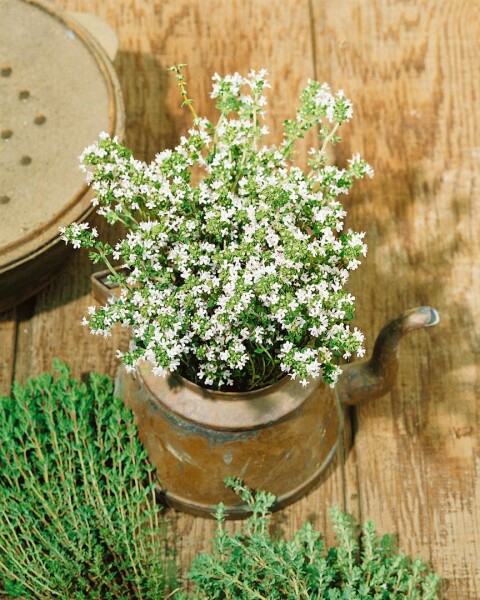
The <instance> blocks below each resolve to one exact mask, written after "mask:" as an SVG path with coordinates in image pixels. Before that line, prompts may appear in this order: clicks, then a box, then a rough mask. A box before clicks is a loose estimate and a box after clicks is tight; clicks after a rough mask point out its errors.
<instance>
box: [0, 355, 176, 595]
mask: <svg viewBox="0 0 480 600" xmlns="http://www.w3.org/2000/svg"><path fill="white" fill-rule="evenodd" d="M55 370H56V371H57V374H56V376H54V375H52V374H48V373H46V374H44V375H41V376H40V377H37V378H36V379H32V380H29V381H28V383H27V384H26V385H25V387H22V386H20V385H18V384H15V385H14V388H13V395H12V397H11V398H8V397H4V398H0V513H1V515H2V518H1V519H0V579H3V584H4V590H5V592H6V593H7V595H8V596H11V597H22V598H24V599H30V598H35V599H41V598H45V599H46V598H48V599H52V598H65V599H66V598H68V599H69V600H70V599H73V598H75V599H88V600H94V599H95V598H98V599H100V598H101V599H102V600H105V599H111V598H125V599H126V598H128V599H133V598H142V599H145V600H147V599H153V598H163V597H164V595H165V593H166V591H167V588H168V580H169V579H170V577H171V571H170V569H171V563H170V562H169V560H168V558H167V557H166V552H165V546H164V544H165V533H164V531H163V527H164V522H163V521H162V519H161V517H160V515H159V511H160V507H159V506H158V505H157V503H156V501H155V496H154V483H153V474H152V467H150V466H149V464H148V463H147V460H146V453H145V450H144V449H143V447H142V446H141V444H140V442H139V440H138V438H137V431H136V427H135V425H134V423H133V420H132V416H131V413H130V412H129V411H128V410H126V409H125V408H124V407H123V405H122V403H121V401H120V400H117V399H114V398H113V396H112V382H111V380H110V379H109V378H108V377H106V376H101V375H95V374H92V375H91V376H90V380H89V383H88V384H80V383H79V382H77V381H75V380H74V379H72V378H71V376H70V373H69V370H68V368H67V367H66V366H65V365H63V364H61V363H60V362H58V361H57V362H56V364H55Z"/></svg>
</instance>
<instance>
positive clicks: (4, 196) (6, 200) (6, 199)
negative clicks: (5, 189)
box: [0, 194, 10, 204]
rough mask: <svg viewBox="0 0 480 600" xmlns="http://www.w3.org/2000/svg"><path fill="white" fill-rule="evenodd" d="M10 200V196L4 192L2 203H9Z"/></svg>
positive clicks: (0, 202) (0, 200)
mask: <svg viewBox="0 0 480 600" xmlns="http://www.w3.org/2000/svg"><path fill="white" fill-rule="evenodd" d="M9 202H10V196H6V195H5V194H3V195H2V196H0V204H8V203H9Z"/></svg>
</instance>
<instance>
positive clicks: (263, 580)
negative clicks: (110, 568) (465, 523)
mask: <svg viewBox="0 0 480 600" xmlns="http://www.w3.org/2000/svg"><path fill="white" fill-rule="evenodd" d="M228 483H229V485H230V486H231V487H233V489H234V490H235V491H236V492H237V493H238V494H239V495H240V496H241V497H242V499H243V500H244V501H245V502H247V503H248V505H249V507H250V509H251V510H252V516H251V517H250V518H249V519H248V520H247V522H246V524H245V526H244V527H243V529H242V530H241V531H240V532H237V533H234V534H230V533H228V532H227V531H226V530H225V528H224V526H223V523H224V518H225V512H224V508H223V506H221V505H220V506H219V508H218V510H217V513H216V518H217V521H218V529H217V532H216V535H215V538H214V540H213V552H212V553H211V554H200V555H197V556H196V557H195V559H194V560H193V563H192V565H191V569H190V573H189V578H190V579H191V580H192V581H193V582H194V583H195V586H196V590H195V592H194V593H193V594H192V595H191V596H188V598H192V599H193V598H195V599H197V600H212V599H213V598H217V599H234V598H235V599H239V598H240V599H242V598H243V599H245V600H313V599H314V598H315V599H327V600H347V599H348V600H364V599H365V600H366V599H367V598H368V599H377V600H395V599H397V600H400V599H407V598H408V599H411V600H420V599H422V600H435V599H436V598H439V588H440V579H439V577H438V576H437V575H436V574H434V573H431V572H430V571H429V569H428V567H427V565H426V564H425V563H424V562H423V560H422V559H420V558H417V559H415V560H411V559H410V558H408V557H407V556H405V555H403V554H398V553H397V551H396V546H395V539H394V537H393V536H390V535H385V536H383V537H382V538H381V539H378V537H377V533H376V531H375V526H374V524H373V523H372V522H370V521H367V522H366V523H365V525H364V528H363V533H362V535H361V537H360V540H359V537H358V528H357V526H356V525H355V523H354V521H353V520H352V518H351V517H349V516H348V515H345V514H343V513H342V512H341V511H340V510H339V509H338V508H332V509H331V511H330V518H331V521H332V523H333V526H334V530H335V533H336V535H337V539H338V545H337V546H334V547H332V548H330V549H328V550H326V548H325V545H324V542H323V540H322V539H321V538H320V534H319V533H318V532H317V531H315V530H314V529H313V528H312V526H311V524H310V523H306V524H305V525H303V527H302V528H301V529H300V530H299V531H298V532H297V533H296V535H295V537H294V539H293V540H291V541H285V540H283V539H280V540H278V539H274V538H272V537H271V535H270V534H269V516H270V509H271V507H272V505H273V503H274V501H275V497H274V496H273V495H272V494H268V493H265V492H257V493H256V494H255V495H254V494H253V493H252V492H251V491H250V490H249V489H247V488H246V487H244V486H243V485H242V484H241V483H240V482H239V481H238V480H233V479H230V480H228ZM186 598H187V596H182V595H177V596H176V599H177V600H181V599H183V600H185V599H186Z"/></svg>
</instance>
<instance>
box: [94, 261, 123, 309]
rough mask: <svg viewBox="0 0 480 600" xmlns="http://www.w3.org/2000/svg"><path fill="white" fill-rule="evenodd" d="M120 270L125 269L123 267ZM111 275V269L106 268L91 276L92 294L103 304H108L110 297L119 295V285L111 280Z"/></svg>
mask: <svg viewBox="0 0 480 600" xmlns="http://www.w3.org/2000/svg"><path fill="white" fill-rule="evenodd" d="M118 270H119V271H120V272H121V271H125V269H122V268H120V269H118ZM110 275H111V273H110V271H109V270H108V269H106V270H105V271H98V272H97V273H93V274H92V275H91V277H90V283H91V289H92V296H93V298H94V299H95V301H96V302H98V303H99V304H101V305H104V304H107V302H108V301H109V299H110V298H116V297H117V294H116V293H115V290H117V289H118V285H117V284H116V283H113V282H112V281H111V280H110Z"/></svg>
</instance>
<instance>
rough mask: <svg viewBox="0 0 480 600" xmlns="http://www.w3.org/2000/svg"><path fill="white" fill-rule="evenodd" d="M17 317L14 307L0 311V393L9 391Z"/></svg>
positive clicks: (13, 362)
mask: <svg viewBox="0 0 480 600" xmlns="http://www.w3.org/2000/svg"><path fill="white" fill-rule="evenodd" d="M16 336H17V319H16V311H15V309H14V308H12V309H10V310H8V311H5V312H3V313H0V349H1V350H0V395H7V394H9V393H10V388H11V385H12V379H13V371H14V364H15V341H16Z"/></svg>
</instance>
